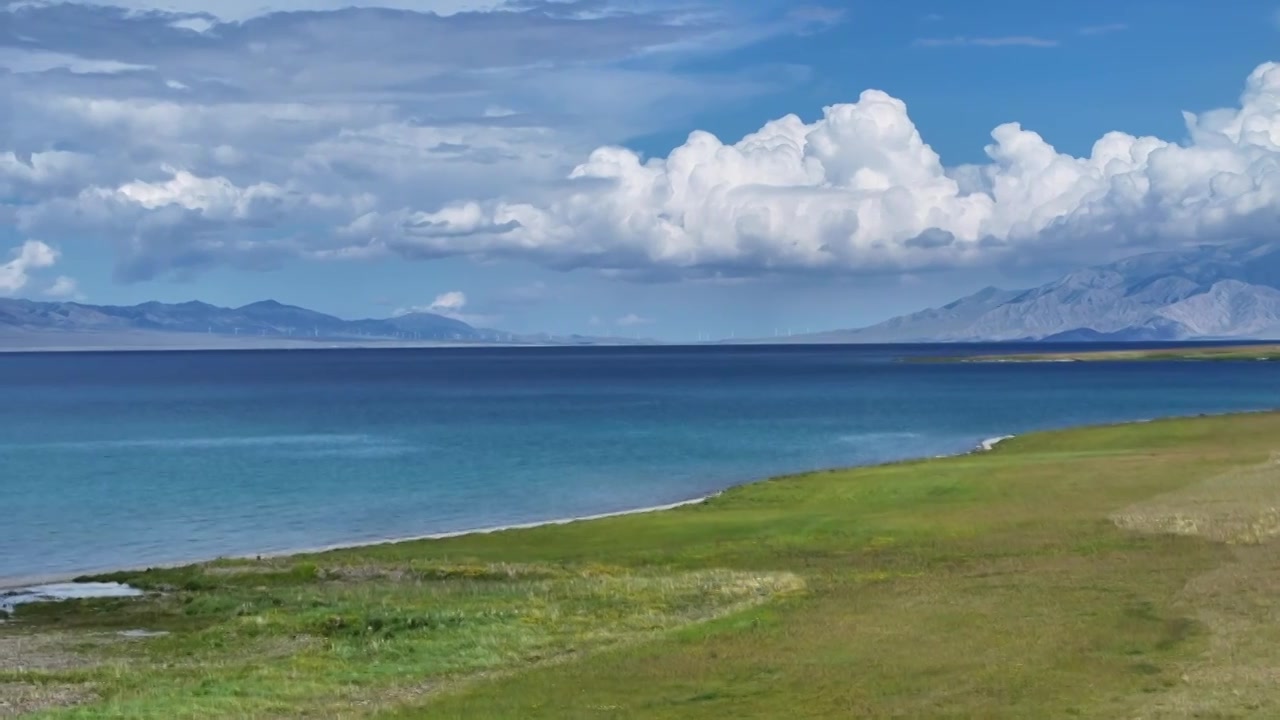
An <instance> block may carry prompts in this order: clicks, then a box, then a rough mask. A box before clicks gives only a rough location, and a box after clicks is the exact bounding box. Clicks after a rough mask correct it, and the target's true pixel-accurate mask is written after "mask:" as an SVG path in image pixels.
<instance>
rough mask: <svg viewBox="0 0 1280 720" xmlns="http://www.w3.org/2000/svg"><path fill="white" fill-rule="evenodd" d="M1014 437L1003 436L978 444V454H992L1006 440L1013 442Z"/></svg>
mask: <svg viewBox="0 0 1280 720" xmlns="http://www.w3.org/2000/svg"><path fill="white" fill-rule="evenodd" d="M1013 438H1014V436H1013V435H1001V436H999V437H993V438H987V439H986V440H983V441H982V442H981V443H979V444H978V452H991V451H992V450H994V449H995V448H996V446H997V445H999V444H1000V443H1002V442H1004V441H1005V440H1012V439H1013Z"/></svg>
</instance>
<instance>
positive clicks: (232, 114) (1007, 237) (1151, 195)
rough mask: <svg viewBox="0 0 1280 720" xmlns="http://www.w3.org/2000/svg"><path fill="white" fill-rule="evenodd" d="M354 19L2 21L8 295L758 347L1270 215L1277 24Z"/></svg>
mask: <svg viewBox="0 0 1280 720" xmlns="http://www.w3.org/2000/svg"><path fill="white" fill-rule="evenodd" d="M349 4H351V3H349V2H343V1H342V0H221V1H220V2H213V0H81V1H80V2H67V3H62V2H57V3H55V2H46V1H45V0H0V101H2V102H3V103H4V105H5V107H6V108H7V112H5V113H2V114H0V215H2V216H3V225H2V226H0V294H7V295H13V296H19V297H30V298H33V299H51V298H68V299H84V300H86V301H89V302H95V303H134V302H141V301H145V300H150V299H159V300H165V301H183V300H188V299H201V300H205V301H209V302H214V303H218V304H226V305H239V304H244V303H247V302H252V301H255V300H260V299H264V298H274V299H278V300H280V301H283V302H289V303H296V304H300V305H305V306H308V307H312V308H315V309H319V310H323V311H326V312H331V313H334V314H337V315H340V316H344V317H359V316H385V315H389V314H392V313H395V312H402V311H405V310H409V309H414V308H418V309H433V310H435V311H438V312H443V313H447V314H451V315H455V316H459V317H461V318H463V319H466V320H469V321H472V322H475V323H478V324H484V325H490V326H497V327H501V328H504V329H510V330H513V331H550V332H557V333H569V332H582V333H606V332H608V333H624V334H635V335H645V336H656V337H663V338H668V339H691V338H695V337H697V336H698V335H699V334H704V333H705V334H707V335H710V336H714V337H723V336H728V335H730V334H733V335H737V336H750V335H768V334H772V333H773V332H774V331H775V329H778V330H781V331H783V332H785V331H786V330H787V329H790V330H792V331H794V332H800V331H803V330H805V329H809V330H816V329H827V328H837V327H850V326H856V325H861V324H866V323H869V322H873V321H876V320H879V319H883V318H884V317H887V316H889V315H892V314H897V313H900V312H905V311H910V310H915V309H919V308H921V307H924V306H927V305H932V304H939V303H943V302H947V301H949V300H951V299H953V298H954V297H955V296H957V295H959V294H962V293H966V292H970V291H973V290H976V289H978V288H980V287H982V286H985V285H988V284H996V285H1001V286H1006V287H1017V286H1024V285H1030V284H1034V283H1037V282H1040V281H1043V280H1046V279H1049V278H1051V277H1053V276H1054V275H1055V274H1057V273H1060V272H1061V271H1063V270H1064V269H1068V268H1072V267H1075V266H1078V265H1081V264H1088V263H1096V262H1102V261H1106V260H1110V259H1113V258H1116V257H1120V256H1123V255H1127V254H1132V253H1135V252H1139V251H1144V250H1150V249H1157V248H1167V247H1176V246H1180V245H1186V244H1192V243H1201V242H1222V241H1228V240H1232V239H1237V238H1240V237H1245V236H1253V235H1263V234H1267V233H1270V232H1272V231H1273V229H1274V228H1275V227H1276V226H1277V222H1280V170H1277V168H1280V70H1277V69H1276V68H1274V67H1273V66H1270V65H1268V64H1267V63H1268V62H1269V61H1271V60H1273V59H1280V57H1277V56H1278V55H1280V53H1277V50H1278V49H1280V4H1277V3H1267V2H1253V1H1250V0H1239V1H1237V2H1231V3H1222V4H1218V5H1217V6H1213V7H1211V6H1210V4H1208V3H1204V2H1202V1H1198V0H1197V1H1192V0H1161V1H1160V2H1154V1H1145V0H1129V1H1127V2H1124V3H1115V2H1100V1H1095V0H1079V1H1077V2H1072V3H1033V2H1025V0H1024V1H1022V2H1013V1H1012V0H965V1H964V2H960V1H959V0H952V1H949V2H946V1H942V0H935V1H933V2H928V1H925V0H911V1H907V2H895V3H889V2H871V1H865V2H809V3H795V2H791V3H783V2H774V1H772V0H765V1H763V2H756V3H751V4H748V3H728V2H717V1H715V0H699V1H696V2H684V1H680V0H649V1H647V2H646V1H642V2H628V3H615V2H612V1H611V0H581V1H579V2H570V1H565V2H553V1H550V0H522V1H520V2H507V3H503V2H501V1H500V0H440V1H439V2H433V1H432V0H385V1H382V2H380V1H379V0H361V1H360V2H357V3H356V4H357V5H359V7H355V8H350V7H347V6H348V5H349ZM1184 112H1189V113H1192V115H1191V116H1184V114H1183V113H1184ZM1010 123H1017V125H1011V124H1010ZM691 133H692V135H691ZM993 133H994V137H993ZM748 135H750V137H749V138H748V139H747V140H746V141H743V142H740V141H742V140H743V138H744V136H748Z"/></svg>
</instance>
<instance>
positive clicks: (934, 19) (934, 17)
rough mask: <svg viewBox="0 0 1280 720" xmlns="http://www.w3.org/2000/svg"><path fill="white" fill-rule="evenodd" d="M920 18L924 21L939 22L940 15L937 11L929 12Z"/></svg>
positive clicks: (940, 19)
mask: <svg viewBox="0 0 1280 720" xmlns="http://www.w3.org/2000/svg"><path fill="white" fill-rule="evenodd" d="M920 19H921V20H924V21H925V22H941V21H942V16H941V15H939V14H938V13H929V14H928V15H925V16H924V17H922V18H920Z"/></svg>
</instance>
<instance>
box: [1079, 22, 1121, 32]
mask: <svg viewBox="0 0 1280 720" xmlns="http://www.w3.org/2000/svg"><path fill="white" fill-rule="evenodd" d="M1128 29H1129V26H1128V24H1126V23H1109V24H1106V25H1086V26H1084V27H1082V28H1080V34H1081V35H1110V34H1112V33H1118V32H1124V31H1125V30H1128Z"/></svg>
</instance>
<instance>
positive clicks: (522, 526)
mask: <svg viewBox="0 0 1280 720" xmlns="http://www.w3.org/2000/svg"><path fill="white" fill-rule="evenodd" d="M1014 437H1015V436H1014V435H1000V436H998V437H992V438H987V439H986V440H983V441H982V442H980V443H979V444H978V446H977V447H976V448H974V449H973V450H972V451H970V452H989V451H991V450H993V449H994V448H995V447H996V445H998V444H1000V443H1002V442H1005V441H1006V440H1012V439H1013V438H1014ZM939 457H947V456H946V455H942V456H939ZM746 484H750V483H746ZM721 492H723V491H721ZM721 492H716V493H712V494H710V495H703V496H700V497H696V498H692V499H689V500H681V501H680V502H673V503H667V504H665V505H651V506H648V507H641V508H633V509H631V510H616V511H613V512H606V513H596V514H593V515H575V516H572V517H564V518H555V519H552V520H537V521H534V522H527V523H513V524H509V525H495V526H492V527H484V528H473V529H470V530H454V531H450V532H437V533H426V534H422V535H409V536H404V537H391V538H381V539H378V540H367V541H361V542H343V543H333V544H330V545H320V546H314V547H307V548H295V549H290V550H279V551H272V552H264V553H255V554H252V555H228V556H222V557H218V558H212V559H210V558H193V559H190V560H187V561H183V562H174V563H165V564H160V565H151V566H149V567H151V568H176V567H184V566H186V565H192V564H197V563H201V562H214V561H217V560H265V559H274V558H284V557H292V556H294V555H313V554H318V553H326V552H332V551H335V550H351V549H356V548H365V547H377V546H379V545H399V544H403V543H411V542H422V541H427V540H447V539H449V538H457V537H466V536H468V535H490V534H493V533H499V532H506V531H509V530H532V529H534V528H540V527H548V526H553V525H568V524H570V523H577V522H589V521H591V520H604V519H607V518H614V517H624V516H627V515H643V514H647V513H655V512H662V511H665V510H675V509H676V508H681V507H688V506H690V505H701V504H702V503H704V502H706V501H708V500H710V499H711V498H714V497H716V496H718V495H720V494H721ZM146 569H147V568H125V569H120V568H117V569H115V570H111V571H107V572H140V571H142V570H146ZM83 574H92V573H77V575H83ZM40 582H41V583H44V584H41V585H34V584H23V583H5V582H4V581H3V580H0V610H8V611H10V612H12V607H6V600H8V599H9V598H13V597H23V598H26V597H30V596H39V595H41V593H42V592H43V593H44V594H46V595H48V594H51V593H49V591H48V589H49V588H61V589H63V592H64V593H66V594H65V595H64V596H62V597H48V598H46V600H67V599H73V598H77V597H78V598H87V597H128V596H130V595H110V594H108V595H86V594H80V595H76V594H74V593H75V589H76V588H79V589H81V590H82V591H85V592H89V591H90V590H89V587H90V586H96V587H99V588H104V589H105V591H106V592H110V588H109V587H108V586H116V587H119V588H122V589H124V590H127V591H131V595H132V596H137V595H141V594H142V593H141V592H140V591H138V590H137V589H135V588H130V587H128V586H127V585H119V584H117V583H76V582H73V581H72V580H71V578H69V577H65V576H62V577H53V578H43V579H42V580H41V581H40ZM66 588H72V589H71V590H69V591H68V590H65V589H66ZM46 600H41V599H39V598H38V597H37V598H36V599H24V600H22V601H21V602H43V601H46ZM13 604H14V605H16V604H19V603H17V602H15V603H13Z"/></svg>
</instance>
